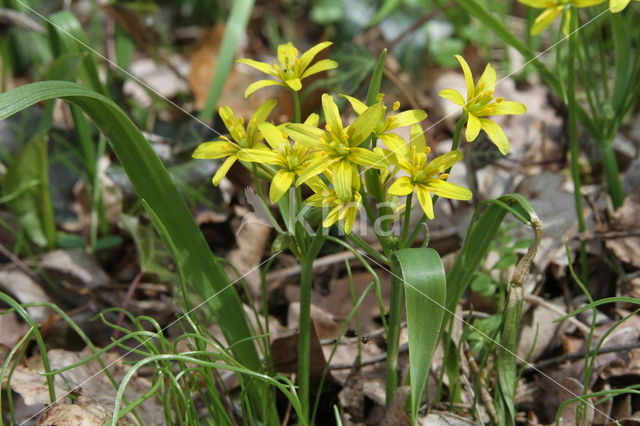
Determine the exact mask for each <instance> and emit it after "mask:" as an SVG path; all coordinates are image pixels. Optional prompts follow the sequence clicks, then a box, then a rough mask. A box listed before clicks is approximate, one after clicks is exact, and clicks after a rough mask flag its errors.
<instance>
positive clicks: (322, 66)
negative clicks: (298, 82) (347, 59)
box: [300, 59, 338, 79]
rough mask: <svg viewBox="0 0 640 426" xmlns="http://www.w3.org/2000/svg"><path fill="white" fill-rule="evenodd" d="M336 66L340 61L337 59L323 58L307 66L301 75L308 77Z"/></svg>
mask: <svg viewBox="0 0 640 426" xmlns="http://www.w3.org/2000/svg"><path fill="white" fill-rule="evenodd" d="M335 68H338V63H337V62H336V61H332V60H331V59H323V60H321V61H318V62H316V63H315V64H313V65H311V66H310V67H309V68H307V69H306V70H305V71H304V72H303V73H302V76H300V78H301V79H303V78H307V77H309V76H311V75H314V74H318V73H319V72H322V71H328V70H332V69H335Z"/></svg>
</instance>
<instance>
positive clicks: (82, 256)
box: [40, 249, 110, 291]
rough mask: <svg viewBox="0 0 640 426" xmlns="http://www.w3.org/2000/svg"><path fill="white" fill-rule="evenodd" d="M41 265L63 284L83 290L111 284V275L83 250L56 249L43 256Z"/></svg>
mask: <svg viewBox="0 0 640 426" xmlns="http://www.w3.org/2000/svg"><path fill="white" fill-rule="evenodd" d="M40 266H41V267H42V268H43V269H45V270H46V271H47V273H48V274H49V275H50V276H51V277H52V278H54V279H56V280H58V281H59V282H62V281H64V282H63V283H62V284H65V283H66V284H70V285H72V286H73V287H75V288H76V289H78V290H80V291H82V290H86V289H92V290H93V289H97V288H100V287H105V286H107V285H108V284H109V282H110V279H109V276H108V275H107V274H106V273H105V272H104V271H103V270H102V268H101V267H100V265H99V264H98V262H97V261H96V260H95V258H93V257H92V256H90V255H89V254H87V253H86V252H84V251H82V250H79V249H78V250H55V251H52V252H49V253H46V254H44V255H43V256H42V258H41V261H40Z"/></svg>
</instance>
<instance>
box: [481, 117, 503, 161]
mask: <svg viewBox="0 0 640 426" xmlns="http://www.w3.org/2000/svg"><path fill="white" fill-rule="evenodd" d="M480 122H481V124H482V130H484V131H485V132H487V136H489V139H491V142H493V144H494V145H495V146H497V147H498V150H499V151H500V153H501V154H502V155H507V154H508V153H509V139H507V135H505V133H504V130H502V127H500V126H499V125H498V124H497V123H496V122H494V121H491V120H487V119H486V118H481V119H480Z"/></svg>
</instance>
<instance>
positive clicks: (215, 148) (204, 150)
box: [192, 141, 239, 158]
mask: <svg viewBox="0 0 640 426" xmlns="http://www.w3.org/2000/svg"><path fill="white" fill-rule="evenodd" d="M238 148H239V147H238V145H236V144H234V143H233V142H228V141H213V142H204V143H201V144H200V145H198V147H197V148H196V150H195V151H193V154H192V157H193V158H222V157H228V156H229V155H233V154H235V153H236V152H238Z"/></svg>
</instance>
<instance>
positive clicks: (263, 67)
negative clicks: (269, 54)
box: [236, 58, 278, 77]
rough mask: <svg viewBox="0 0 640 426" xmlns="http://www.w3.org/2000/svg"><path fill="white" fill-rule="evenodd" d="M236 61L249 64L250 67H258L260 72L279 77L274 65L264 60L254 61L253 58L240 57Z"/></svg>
mask: <svg viewBox="0 0 640 426" xmlns="http://www.w3.org/2000/svg"><path fill="white" fill-rule="evenodd" d="M236 62H238V63H240V64H245V65H249V66H250V67H253V68H255V69H257V70H258V71H260V72H263V73H265V74H268V75H272V76H274V77H278V71H277V70H276V69H275V68H274V67H273V65H269V64H266V63H264V62H258V61H254V60H253V59H247V58H243V59H238V60H237V61H236Z"/></svg>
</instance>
